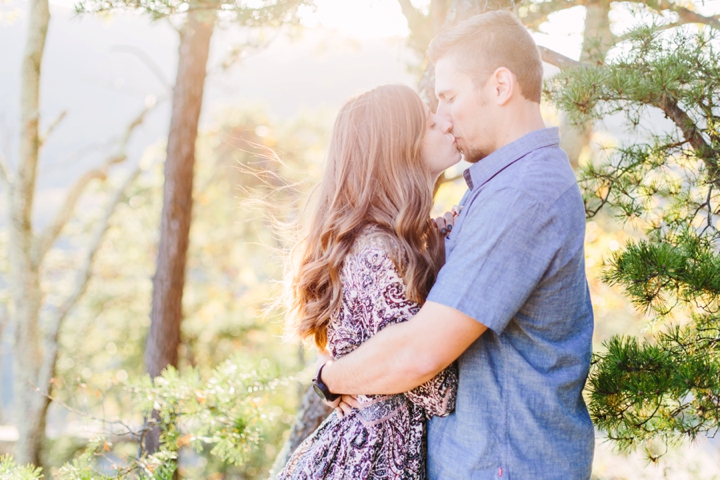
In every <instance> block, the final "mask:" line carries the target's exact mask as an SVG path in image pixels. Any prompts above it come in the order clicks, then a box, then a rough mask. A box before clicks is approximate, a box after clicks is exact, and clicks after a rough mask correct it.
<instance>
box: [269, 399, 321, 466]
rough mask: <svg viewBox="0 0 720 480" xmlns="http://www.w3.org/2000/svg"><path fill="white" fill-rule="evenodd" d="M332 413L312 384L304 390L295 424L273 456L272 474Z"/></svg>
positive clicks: (283, 464)
mask: <svg viewBox="0 0 720 480" xmlns="http://www.w3.org/2000/svg"><path fill="white" fill-rule="evenodd" d="M330 413H332V409H330V408H328V407H327V406H326V405H325V404H324V403H323V402H322V401H321V400H320V397H319V396H318V394H317V393H315V390H313V388H312V386H311V387H309V388H308V389H307V390H306V391H305V395H304V396H303V399H302V403H301V404H300V409H299V410H298V414H297V417H296V419H295V424H293V427H292V429H291V430H290V436H289V437H288V439H287V441H286V442H285V445H284V446H283V448H282V450H281V451H280V453H279V454H278V456H277V457H276V458H275V463H274V464H273V468H272V470H271V474H272V476H275V475H277V474H278V473H279V472H280V470H282V468H283V467H284V466H285V464H286V463H287V461H288V460H289V459H290V455H292V453H293V452H294V451H295V449H296V448H297V447H299V446H300V444H301V443H302V442H303V440H305V439H306V438H307V437H309V436H310V434H311V433H312V432H313V431H314V430H315V429H316V428H317V427H319V426H320V424H321V423H322V422H323V420H325V418H327V416H328V415H330Z"/></svg>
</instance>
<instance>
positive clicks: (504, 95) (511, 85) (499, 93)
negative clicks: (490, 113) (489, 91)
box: [492, 67, 517, 106]
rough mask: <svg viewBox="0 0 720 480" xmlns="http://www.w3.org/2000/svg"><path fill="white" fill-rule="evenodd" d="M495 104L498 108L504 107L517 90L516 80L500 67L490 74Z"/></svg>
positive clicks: (509, 72)
mask: <svg viewBox="0 0 720 480" xmlns="http://www.w3.org/2000/svg"><path fill="white" fill-rule="evenodd" d="M492 79H493V83H494V85H493V89H494V92H493V93H494V96H495V103H497V105H499V106H503V105H505V104H506V103H507V102H508V101H510V99H511V98H512V96H513V93H514V92H515V88H517V78H515V74H514V73H512V72H511V71H510V70H508V69H507V68H505V67H500V68H498V69H497V70H495V71H494V72H493V74H492Z"/></svg>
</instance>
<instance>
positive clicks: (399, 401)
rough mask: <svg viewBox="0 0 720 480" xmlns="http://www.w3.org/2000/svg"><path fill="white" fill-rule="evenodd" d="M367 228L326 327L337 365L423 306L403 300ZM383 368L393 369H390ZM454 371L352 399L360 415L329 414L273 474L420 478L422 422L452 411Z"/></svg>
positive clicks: (296, 478) (296, 479)
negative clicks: (397, 391) (411, 385)
mask: <svg viewBox="0 0 720 480" xmlns="http://www.w3.org/2000/svg"><path fill="white" fill-rule="evenodd" d="M376 232H377V230H375V229H367V230H366V231H365V234H364V235H362V236H361V237H360V238H358V240H357V241H356V242H355V245H354V246H353V248H352V250H351V251H350V253H349V254H348V256H347V257H346V258H345V262H344V264H343V268H342V272H341V281H342V285H343V291H342V295H343V299H342V306H341V307H340V308H339V309H338V312H337V313H336V314H334V315H333V317H332V319H331V321H330V324H329V325H328V332H327V333H328V350H329V351H330V353H331V354H332V356H333V357H334V358H340V357H342V356H344V355H347V354H348V353H350V352H352V351H353V350H355V349H356V348H357V347H358V346H359V345H360V344H361V343H363V342H364V341H366V340H367V339H368V338H370V337H371V336H373V335H374V334H375V333H377V332H379V331H380V330H382V329H383V328H385V327H386V326H388V325H391V324H393V323H398V322H404V321H406V320H409V319H410V318H411V317H412V316H413V315H415V314H416V313H417V312H418V310H419V309H420V306H419V305H418V304H417V303H415V302H412V301H410V300H408V299H407V297H406V293H405V283H404V282H403V280H402V277H400V275H399V273H398V271H397V269H396V267H395V264H394V263H393V261H392V260H391V259H390V257H389V256H388V253H387V251H388V249H387V248H386V247H385V245H387V243H388V240H387V236H385V235H383V236H382V237H380V236H379V235H376V234H375V233H376ZM388 368H392V367H391V366H388ZM457 382H458V377H457V370H456V367H455V366H454V365H452V366H451V367H449V368H447V369H446V370H444V371H442V372H441V373H439V374H438V375H437V376H436V377H435V378H433V379H432V380H430V381H428V382H427V383H425V384H423V385H421V386H419V387H417V388H415V389H413V390H411V391H409V392H405V393H404V394H398V395H373V396H364V395H360V396H358V397H357V399H358V401H359V402H360V403H361V405H362V408H361V409H355V410H353V411H352V412H351V413H349V414H348V415H346V416H345V417H344V418H342V419H340V418H338V417H337V415H336V414H335V413H332V414H331V415H330V416H328V418H326V419H325V421H324V422H323V423H322V424H321V425H320V426H319V427H318V429H317V430H315V432H313V433H312V435H310V437H308V438H307V439H306V440H305V441H304V442H303V443H302V444H301V445H300V446H299V447H298V448H297V450H295V452H294V453H293V454H292V456H291V457H290V460H289V461H288V463H287V465H286V466H285V468H284V469H283V470H282V471H281V472H280V473H279V474H278V476H277V478H278V479H281V480H286V479H293V480H300V479H326V480H340V479H343V480H358V479H377V480H380V479H383V480H384V479H412V480H415V479H424V478H426V477H425V458H426V448H427V447H426V432H425V422H426V420H427V419H428V418H430V417H432V416H440V417H444V416H446V415H449V414H450V413H451V412H452V411H453V409H454V408H455V394H456V391H457Z"/></svg>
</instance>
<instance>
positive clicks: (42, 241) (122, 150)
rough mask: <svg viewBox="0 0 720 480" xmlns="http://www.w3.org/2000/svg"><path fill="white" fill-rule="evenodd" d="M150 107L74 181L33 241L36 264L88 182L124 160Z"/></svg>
mask: <svg viewBox="0 0 720 480" xmlns="http://www.w3.org/2000/svg"><path fill="white" fill-rule="evenodd" d="M151 108H153V106H150V107H146V108H145V109H144V110H143V111H142V112H141V113H140V115H138V116H137V117H136V118H135V119H134V120H133V121H132V122H130V124H129V125H128V126H127V127H126V129H125V135H124V137H123V139H122V140H121V142H120V144H119V146H118V149H117V151H116V152H115V153H113V154H112V155H110V156H109V157H108V158H107V159H106V160H105V163H103V165H102V166H100V167H99V168H95V169H93V170H90V171H89V172H86V173H85V174H84V175H83V176H82V177H80V178H79V179H78V181H77V182H75V185H73V186H72V187H71V188H70V190H69V192H68V194H67V195H66V197H65V201H64V203H63V205H62V206H61V207H60V210H59V211H58V212H57V214H56V215H55V218H54V219H53V221H52V222H51V223H50V224H49V225H48V226H47V227H46V228H45V230H43V232H42V234H41V235H40V236H39V237H38V239H37V241H36V242H35V245H34V247H35V248H34V249H33V252H32V255H33V260H34V262H35V264H36V265H39V264H40V263H41V262H42V259H43V257H44V256H45V254H46V253H47V252H48V250H50V247H52V245H53V243H55V240H57V238H58V236H59V235H60V232H62V230H63V228H65V225H66V224H67V222H68V221H69V220H70V218H71V217H72V215H73V213H74V211H75V206H76V205H77V202H78V200H79V199H80V197H81V196H82V194H83V193H84V192H85V189H86V188H87V186H88V185H89V184H90V182H91V181H92V180H94V179H96V178H99V179H101V180H105V178H107V173H108V170H109V169H110V167H112V166H113V165H115V164H118V163H121V162H123V161H125V159H126V158H127V145H128V143H129V142H130V138H131V137H132V134H133V132H134V131H135V130H136V129H137V127H139V126H140V125H141V124H142V123H143V120H144V119H145V115H147V113H148V112H149V111H150V109H151Z"/></svg>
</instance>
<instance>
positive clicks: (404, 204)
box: [291, 85, 445, 349]
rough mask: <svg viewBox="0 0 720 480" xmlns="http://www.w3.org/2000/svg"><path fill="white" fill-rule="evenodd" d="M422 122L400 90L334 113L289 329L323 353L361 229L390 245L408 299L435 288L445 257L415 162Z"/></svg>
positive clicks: (428, 191)
mask: <svg viewBox="0 0 720 480" xmlns="http://www.w3.org/2000/svg"><path fill="white" fill-rule="evenodd" d="M425 123H426V114H425V110H424V107H423V104H422V100H421V99H420V97H419V96H418V95H417V94H416V93H415V92H414V91H413V90H412V89H410V88H409V87H407V86H404V85H385V86H381V87H378V88H375V89H374V90H371V91H369V92H366V93H363V94H362V95H359V96H357V97H355V98H352V99H350V100H349V101H348V102H347V103H345V105H344V106H343V107H342V108H341V109H340V112H339V113H338V116H337V119H336V120H335V125H334V126H333V131H332V136H331V140H330V146H329V151H328V157H327V166H326V169H325V175H324V178H323V180H322V183H321V184H320V188H319V195H318V197H317V204H316V209H315V213H314V216H313V217H312V219H311V223H310V228H309V229H308V233H307V236H306V237H305V238H304V239H303V240H301V241H300V242H299V243H298V244H297V245H296V247H295V249H294V252H295V253H296V257H295V258H296V260H297V268H296V270H295V272H294V276H293V280H292V285H291V318H292V319H293V321H292V323H291V329H292V330H293V331H294V332H293V333H295V334H297V335H298V336H299V337H300V338H301V339H303V340H306V339H308V338H310V337H312V338H313V339H314V341H315V344H316V345H317V346H318V347H319V348H320V349H325V347H326V345H327V325H328V323H329V322H330V319H331V317H332V315H333V313H334V312H336V311H337V309H338V308H339V307H340V304H341V301H342V283H341V281H340V272H341V270H342V267H343V262H344V260H345V257H346V256H347V255H348V253H349V252H350V249H351V248H352V246H353V243H354V242H355V240H356V239H357V237H358V236H359V235H360V234H361V233H362V232H363V230H365V228H366V227H369V226H373V227H375V228H373V231H374V232H376V234H378V235H381V236H383V237H386V238H387V239H388V240H389V241H388V242H384V243H386V244H388V245H389V246H390V248H389V249H388V254H389V255H390V257H391V258H392V260H393V262H394V263H395V266H396V267H397V269H398V272H400V274H401V276H402V278H403V280H404V281H405V284H406V285H407V295H408V298H409V299H411V300H413V301H415V302H418V303H424V302H425V299H426V298H427V295H428V293H429V291H430V288H431V287H432V285H433V283H434V282H435V279H436V277H437V272H438V270H439V269H440V267H441V266H442V263H443V262H444V254H445V252H444V244H443V241H442V239H441V238H440V237H439V235H438V234H437V233H436V232H435V230H434V228H433V227H432V224H431V221H430V209H431V207H432V202H433V196H432V191H433V190H432V187H433V181H434V178H432V174H431V172H430V170H429V168H428V167H427V166H426V165H425V163H424V162H423V160H422V158H421V157H420V147H421V145H422V140H423V136H424V133H425Z"/></svg>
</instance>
